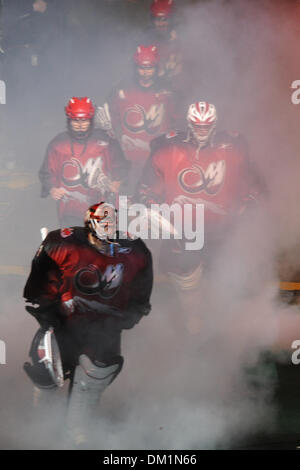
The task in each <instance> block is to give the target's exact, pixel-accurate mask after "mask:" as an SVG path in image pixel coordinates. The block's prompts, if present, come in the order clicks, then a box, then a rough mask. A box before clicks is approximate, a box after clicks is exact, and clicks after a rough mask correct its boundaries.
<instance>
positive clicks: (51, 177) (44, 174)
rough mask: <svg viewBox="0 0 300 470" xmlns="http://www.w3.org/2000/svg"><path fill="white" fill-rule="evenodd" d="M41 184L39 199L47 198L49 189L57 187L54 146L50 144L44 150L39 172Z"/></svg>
mask: <svg viewBox="0 0 300 470" xmlns="http://www.w3.org/2000/svg"><path fill="white" fill-rule="evenodd" d="M39 179H40V182H41V197H47V196H48V195H49V193H50V189H51V188H53V187H56V186H57V185H58V173H57V153H56V149H55V147H54V145H53V144H52V143H51V142H50V144H49V145H48V148H47V150H46V155H45V157H44V161H43V163H42V166H41V168H40V171H39Z"/></svg>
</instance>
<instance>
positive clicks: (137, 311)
mask: <svg viewBox="0 0 300 470" xmlns="http://www.w3.org/2000/svg"><path fill="white" fill-rule="evenodd" d="M139 242H140V243H141V244H143V250H144V256H145V264H144V267H143V269H142V270H141V271H140V272H138V273H137V275H136V277H135V279H134V280H133V282H132V285H131V292H132V296H131V300H130V303H129V305H128V307H127V309H126V310H125V311H124V312H123V319H122V320H120V322H119V326H120V327H121V328H122V329H130V328H133V326H134V325H136V324H137V323H138V322H139V321H140V319H141V318H142V317H143V316H145V315H148V314H149V313H150V311H151V304H150V297H151V292H152V287H153V266H152V256H151V253H150V251H149V250H148V249H147V248H146V246H145V245H144V243H143V242H142V241H141V240H139Z"/></svg>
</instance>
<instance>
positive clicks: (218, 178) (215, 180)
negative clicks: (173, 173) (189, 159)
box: [178, 160, 226, 195]
mask: <svg viewBox="0 0 300 470" xmlns="http://www.w3.org/2000/svg"><path fill="white" fill-rule="evenodd" d="M225 170H226V164H225V161H224V160H220V161H218V162H212V163H210V164H209V165H208V167H207V169H206V171H204V170H203V169H202V168H201V166H200V165H197V164H194V165H193V166H192V168H185V169H184V170H182V171H181V172H180V173H179V174H178V182H179V184H180V186H181V187H182V189H184V191H185V192H187V193H190V194H196V193H200V192H201V191H205V192H206V193H207V194H209V195H213V194H217V192H218V191H219V190H220V189H221V186H222V184H223V182H224V178H225Z"/></svg>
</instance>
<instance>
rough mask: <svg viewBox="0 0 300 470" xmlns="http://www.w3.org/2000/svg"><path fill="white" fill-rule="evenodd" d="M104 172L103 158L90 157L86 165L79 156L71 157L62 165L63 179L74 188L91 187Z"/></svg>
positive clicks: (66, 184) (68, 185)
mask: <svg viewBox="0 0 300 470" xmlns="http://www.w3.org/2000/svg"><path fill="white" fill-rule="evenodd" d="M101 174H103V161H102V158H101V157H100V156H99V157H96V158H89V159H88V161H87V162H86V164H85V165H82V164H81V162H80V161H79V160H77V158H71V160H70V161H67V162H64V164H63V166H62V180H63V183H64V184H65V186H67V187H69V188H74V187H76V186H83V187H84V188H91V187H94V186H95V180H97V178H99V176H100V175H101Z"/></svg>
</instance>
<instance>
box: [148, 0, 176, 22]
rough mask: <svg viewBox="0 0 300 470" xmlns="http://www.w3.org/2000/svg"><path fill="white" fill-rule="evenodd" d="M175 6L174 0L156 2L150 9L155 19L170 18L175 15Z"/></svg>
mask: <svg viewBox="0 0 300 470" xmlns="http://www.w3.org/2000/svg"><path fill="white" fill-rule="evenodd" d="M173 6H174V2H173V0H154V1H153V2H152V5H151V7H150V9H151V13H152V15H153V16H154V17H155V18H157V17H160V16H163V17H165V18H168V17H169V16H171V14H172V13H173Z"/></svg>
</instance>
